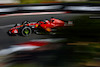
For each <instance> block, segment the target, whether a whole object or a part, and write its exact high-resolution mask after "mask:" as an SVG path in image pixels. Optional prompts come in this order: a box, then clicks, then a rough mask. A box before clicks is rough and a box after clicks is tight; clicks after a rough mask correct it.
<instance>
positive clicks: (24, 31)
mask: <svg viewBox="0 0 100 67" xmlns="http://www.w3.org/2000/svg"><path fill="white" fill-rule="evenodd" d="M31 33H32V30H31V28H30V27H23V28H22V30H21V34H22V36H29V35H30V34H31Z"/></svg>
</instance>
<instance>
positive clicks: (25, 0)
mask: <svg viewBox="0 0 100 67" xmlns="http://www.w3.org/2000/svg"><path fill="white" fill-rule="evenodd" d="M94 1H95V2H97V1H100V0H0V5H5V4H6V5H13V4H31V3H59V2H94ZM97 3H98V2H97Z"/></svg>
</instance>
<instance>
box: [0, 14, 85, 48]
mask: <svg viewBox="0 0 100 67" xmlns="http://www.w3.org/2000/svg"><path fill="white" fill-rule="evenodd" d="M82 15H84V14H56V15H54V14H53V15H30V16H11V17H0V27H1V28H0V49H3V48H8V47H9V46H10V45H14V44H19V43H23V42H26V41H29V40H34V39H41V38H53V37H54V36H51V35H37V34H32V35H30V36H28V37H23V36H9V35H7V31H8V30H9V29H10V28H11V27H4V28H2V27H3V26H7V25H12V24H16V23H22V22H23V21H25V20H28V21H30V22H36V21H39V20H44V19H50V18H51V17H55V18H58V19H61V20H65V21H67V20H73V19H75V18H77V17H80V16H82ZM60 36H63V35H60Z"/></svg>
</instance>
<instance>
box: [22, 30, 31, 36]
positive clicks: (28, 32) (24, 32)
mask: <svg viewBox="0 0 100 67" xmlns="http://www.w3.org/2000/svg"><path fill="white" fill-rule="evenodd" d="M23 34H24V35H26V36H28V35H29V34H30V30H29V29H28V28H27V29H24V31H23Z"/></svg>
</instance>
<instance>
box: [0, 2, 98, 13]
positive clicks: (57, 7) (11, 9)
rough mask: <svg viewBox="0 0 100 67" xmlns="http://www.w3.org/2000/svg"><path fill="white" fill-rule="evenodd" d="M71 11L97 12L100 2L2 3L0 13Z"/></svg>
mask: <svg viewBox="0 0 100 67" xmlns="http://www.w3.org/2000/svg"><path fill="white" fill-rule="evenodd" d="M54 11H71V12H74V13H76V12H77V13H79V12H80V13H81V12H82V13H83V12H87V13H99V12H100V4H98V3H45V4H44V3H42V4H25V5H8V6H7V5H2V6H0V14H12V13H30V12H54Z"/></svg>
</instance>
